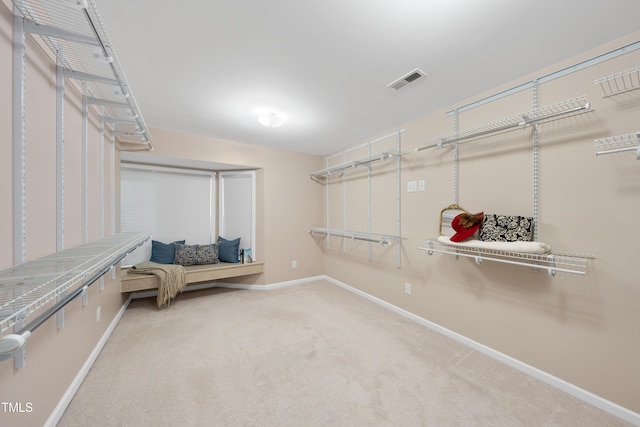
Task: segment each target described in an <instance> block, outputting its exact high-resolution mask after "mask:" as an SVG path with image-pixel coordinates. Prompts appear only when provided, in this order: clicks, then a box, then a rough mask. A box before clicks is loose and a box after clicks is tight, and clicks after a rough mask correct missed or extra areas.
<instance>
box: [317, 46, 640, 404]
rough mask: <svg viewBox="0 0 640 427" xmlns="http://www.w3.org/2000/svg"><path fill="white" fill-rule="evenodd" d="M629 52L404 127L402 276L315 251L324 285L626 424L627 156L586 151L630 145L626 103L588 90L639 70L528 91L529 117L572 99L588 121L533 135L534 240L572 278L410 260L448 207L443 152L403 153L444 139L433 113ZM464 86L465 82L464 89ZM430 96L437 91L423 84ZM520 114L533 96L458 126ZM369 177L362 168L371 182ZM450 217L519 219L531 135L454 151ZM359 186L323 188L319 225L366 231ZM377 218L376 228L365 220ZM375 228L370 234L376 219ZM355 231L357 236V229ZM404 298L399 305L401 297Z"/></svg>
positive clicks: (635, 319) (527, 184)
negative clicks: (498, 355)
mask: <svg viewBox="0 0 640 427" xmlns="http://www.w3.org/2000/svg"><path fill="white" fill-rule="evenodd" d="M639 39H640V34H635V35H633V36H631V37H629V38H628V39H625V40H620V41H617V42H616V43H612V44H610V45H608V46H605V47H602V48H599V49H595V50H594V51H592V52H588V53H585V54H584V55H582V56H581V57H579V58H571V59H568V60H567V61H565V62H564V63H562V64H557V65H555V66H553V67H550V68H549V69H547V70H541V71H540V72H539V73H536V74H535V75H531V76H525V77H523V78H521V79H519V80H517V81H514V82H509V83H506V84H505V85H504V86H502V87H500V88H496V89H495V90H494V91H491V92H488V93H486V94H482V95H479V96H477V97H475V98H473V99H468V100H464V101H461V102H460V104H459V105H452V106H449V107H447V108H445V109H443V110H442V111H438V112H436V113H434V114H430V115H427V116H426V117H423V118H420V119H418V120H415V121H413V122H410V123H408V124H406V129H407V131H406V133H405V134H404V135H403V151H404V152H406V153H408V154H407V155H406V156H405V157H404V158H403V160H402V179H401V181H402V185H401V187H402V204H401V212H402V237H403V241H402V260H401V261H402V264H401V268H400V269H398V268H396V267H395V252H394V251H391V250H389V249H384V248H380V247H378V246H374V247H373V260H372V261H371V262H369V261H368V259H367V257H368V254H367V244H365V243H349V244H348V251H347V254H346V255H343V254H342V252H341V250H340V249H341V248H340V242H338V241H337V240H338V239H335V240H336V241H334V240H333V239H332V242H331V245H330V249H329V250H328V251H326V257H325V270H324V271H325V274H327V275H329V276H331V277H333V278H335V279H337V280H339V281H342V282H344V283H347V284H349V285H351V286H354V287H357V288H358V289H361V290H363V291H365V292H367V293H370V294H372V295H374V296H376V297H379V298H382V299H383V300H385V301H388V302H390V303H392V304H395V305H397V306H399V307H401V308H403V309H406V310H408V311H410V312H412V313H414V314H417V315H419V316H421V317H423V318H425V319H427V320H430V321H432V322H435V323H437V324H439V325H442V326H444V327H445V328H448V329H450V330H452V331H454V332H457V333H458V334H461V335H463V336H466V337H468V338H470V339H472V340H475V341H477V342H479V343H481V344H484V345H486V346H489V347H491V348H493V349H495V350H497V351H499V352H502V353H504V354H506V355H508V356H511V357H513V358H516V359H518V360H520V361H522V362H524V363H526V364H529V365H532V366H533V367H535V368H538V369H541V370H542V371H545V372H547V373H549V374H552V375H554V376H557V377H559V378H560V379H562V380H565V381H568V382H569V383H572V384H574V385H576V386H578V387H581V388H584V389H586V390H588V391H590V392H592V393H594V394H596V395H599V396H601V397H604V398H605V399H609V400H611V401H613V402H615V403H617V404H619V405H621V406H623V407H626V408H629V409H631V410H633V411H635V412H640V370H638V369H637V355H638V353H639V352H640V341H638V339H637V334H638V328H639V327H640V310H638V305H637V303H638V301H639V300H640V287H639V286H638V277H640V276H639V275H638V272H637V265H636V263H637V261H638V251H637V249H636V242H637V241H638V239H639V238H640V229H638V227H635V226H634V225H633V224H634V220H633V219H632V218H633V217H636V216H637V212H638V208H639V207H640V163H639V161H638V160H636V158H635V155H634V153H621V154H612V155H607V156H599V157H596V156H595V151H596V150H595V148H594V144H593V140H594V139H595V138H604V137H608V136H615V135H621V134H627V133H634V132H636V131H638V117H639V115H638V112H639V111H640V109H639V107H640V91H634V92H629V93H626V94H623V95H619V96H616V97H611V98H603V97H602V96H601V91H600V89H599V87H597V86H596V85H595V84H594V79H597V78H600V77H604V76H607V75H610V74H614V73H617V72H620V71H623V70H626V69H629V68H631V67H636V66H638V65H639V64H640V52H632V53H627V54H625V55H623V56H620V57H618V58H615V59H612V60H609V61H607V62H605V63H601V64H599V65H596V66H592V67H589V68H587V69H585V70H582V71H579V72H575V73H572V74H569V75H568V76H565V77H562V78H559V79H557V80H553V81H551V82H548V83H544V84H541V85H540V87H539V105H540V106H545V105H550V104H554V103H557V102H561V101H564V100H566V99H570V98H574V97H577V96H580V95H586V96H587V100H588V101H589V102H590V103H591V106H592V108H593V110H594V111H593V112H589V113H585V114H581V115H577V116H574V117H570V118H564V119H561V120H557V121H554V122H551V123H547V124H542V125H540V127H539V134H540V138H539V143H540V151H539V153H540V155H539V174H540V177H539V221H540V222H539V240H541V241H543V242H546V243H548V244H549V245H551V247H552V248H553V249H554V250H555V251H558V252H571V253H581V254H593V255H594V256H595V259H594V260H593V261H592V262H590V263H589V267H588V269H587V274H586V276H578V275H573V274H566V273H557V275H556V277H550V276H549V275H547V273H546V272H545V271H539V272H535V271H534V270H533V269H532V268H529V267H519V266H512V265H507V264H498V263H492V262H487V261H485V262H484V263H483V264H482V265H480V266H478V265H476V264H475V262H474V261H473V260H472V259H469V258H461V259H459V260H456V258H455V257H453V256H450V255H445V254H437V253H435V254H434V255H433V256H429V255H428V254H427V253H426V252H423V251H419V250H418V249H417V248H418V241H419V240H425V239H430V238H435V237H437V234H438V221H439V212H440V210H441V209H442V208H444V207H445V206H447V205H449V204H450V203H452V202H454V191H453V188H454V187H453V176H454V169H453V164H454V163H453V151H452V150H451V149H443V150H437V149H433V150H425V151H421V152H418V153H416V152H414V149H415V148H416V147H417V146H418V144H421V143H422V144H424V143H426V142H428V141H430V140H432V139H433V138H436V137H440V136H444V135H448V134H451V133H452V132H453V131H454V121H453V118H452V117H445V114H444V113H445V112H447V111H450V110H453V109H454V108H456V107H458V106H462V105H465V104H467V103H469V102H472V101H475V100H478V99H481V98H483V97H486V96H489V95H492V94H494V93H498V92H500V91H501V90H505V89H508V88H511V87H515V86H516V85H519V84H521V83H525V82H528V81H532V80H533V79H534V78H536V77H542V76H544V75H546V74H549V73H551V72H554V71H557V70H559V69H562V68H564V67H566V66H569V65H573V64H575V63H577V62H579V61H580V60H585V59H589V58H591V57H594V56H596V55H599V54H602V53H605V52H607V51H610V50H613V49H615V48H618V47H621V46H624V45H626V44H628V43H631V42H636V41H637V40H639ZM470 77H471V76H470ZM426 84H437V82H432V83H431V82H426ZM532 109H533V92H532V90H527V91H525V92H521V93H517V94H514V95H510V96H508V97H507V98H503V99H501V100H499V101H494V102H491V103H489V104H486V105H482V106H480V107H477V108H474V109H472V110H470V111H466V112H463V113H461V114H460V116H459V119H460V125H459V126H460V129H461V130H464V129H467V128H471V127H474V126H477V125H481V124H484V123H488V122H491V121H494V120H497V119H501V118H504V117H509V116H512V115H514V114H517V113H521V112H526V111H530V110H532ZM377 167H378V166H374V170H376V168H377ZM377 170H378V176H377V177H376V180H377V181H378V182H374V183H373V185H374V186H373V189H372V196H373V197H374V198H377V199H380V198H382V199H386V200H387V201H388V203H389V204H393V203H394V199H395V194H396V193H395V188H394V183H395V169H393V168H391V167H389V166H388V165H384V166H380V167H379V169H377ZM459 176H460V180H459V203H460V205H461V206H463V207H464V208H465V209H467V210H469V211H473V212H478V211H484V212H486V213H504V214H520V215H528V216H531V215H533V151H532V130H531V128H527V129H524V130H516V131H512V132H509V133H506V134H503V135H499V136H492V137H488V138H484V139H480V140H476V141H473V142H470V143H467V144H461V145H460V163H459ZM419 179H424V180H426V191H425V192H415V193H408V192H407V191H406V185H407V181H413V180H419ZM362 185H363V183H362V177H361V176H359V175H358V173H354V174H352V175H350V177H349V178H348V179H347V180H346V184H342V183H341V182H339V178H336V182H334V181H332V183H331V184H329V194H330V195H329V204H330V208H329V221H330V225H332V224H333V225H334V226H336V225H338V224H342V215H343V211H342V207H343V204H342V200H343V191H346V193H347V194H348V195H349V197H347V198H346V200H347V202H346V211H347V226H348V227H357V224H361V225H362V226H365V225H366V218H367V213H366V211H365V209H364V207H365V206H366V200H363V199H362V196H359V198H358V196H354V197H351V196H352V195H354V194H356V195H357V194H358V192H359V191H361V190H362ZM376 215H378V217H376ZM385 215H386V216H387V219H386V220H384V219H382V220H380V217H384V216H385ZM372 216H373V218H372V221H373V222H374V223H375V221H378V223H377V224H378V225H377V227H378V228H379V229H374V230H373V231H374V232H380V233H388V232H389V229H390V228H393V227H392V226H393V225H394V224H395V217H393V216H390V215H389V214H388V213H386V214H385V211H384V209H374V210H373V215H372ZM359 231H363V230H362V229H361V228H360V229H359ZM405 282H409V283H411V284H412V295H405V293H404V283H405Z"/></svg>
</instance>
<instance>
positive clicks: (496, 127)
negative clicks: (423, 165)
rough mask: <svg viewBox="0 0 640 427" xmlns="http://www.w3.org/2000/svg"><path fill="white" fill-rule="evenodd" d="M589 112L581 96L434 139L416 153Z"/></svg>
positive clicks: (583, 97)
mask: <svg viewBox="0 0 640 427" xmlns="http://www.w3.org/2000/svg"><path fill="white" fill-rule="evenodd" d="M589 110H590V104H589V103H588V102H587V101H586V97H585V96H584V95H583V96H580V97H577V98H572V99H568V100H565V101H562V102H559V103H556V104H552V105H547V106H544V107H540V108H539V109H537V110H532V111H528V112H524V113H520V114H515V115H513V116H510V117H505V118H502V119H498V120H495V121H492V122H489V123H485V124H482V125H480V126H476V127H473V128H469V129H466V130H462V131H459V132H456V133H453V134H450V135H446V136H442V137H439V138H435V139H433V140H431V141H428V142H426V143H425V144H423V145H420V146H418V147H417V148H416V151H422V150H426V149H429V148H443V147H444V146H446V145H451V144H454V143H463V142H469V141H471V140H473V139H475V138H480V137H484V136H488V135H496V134H500V133H503V132H508V131H512V130H516V129H522V128H524V127H525V126H527V125H534V124H539V123H545V122H548V121H551V120H556V119H559V118H562V117H566V116H570V115H574V114H579V113H582V112H587V111H589Z"/></svg>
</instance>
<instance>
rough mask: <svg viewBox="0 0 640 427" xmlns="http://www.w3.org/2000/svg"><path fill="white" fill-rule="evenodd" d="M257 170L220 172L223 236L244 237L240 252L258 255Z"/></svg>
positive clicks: (221, 229)
mask: <svg viewBox="0 0 640 427" xmlns="http://www.w3.org/2000/svg"><path fill="white" fill-rule="evenodd" d="M255 179H256V174H255V172H254V171H243V172H220V177H219V180H220V214H219V218H218V220H219V234H220V236H222V237H224V238H225V239H227V240H233V239H237V238H238V237H239V238H240V249H250V250H251V257H252V258H253V259H256V253H255V247H254V242H255V215H256V214H255V198H256V195H255Z"/></svg>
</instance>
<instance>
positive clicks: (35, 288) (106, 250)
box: [0, 233, 151, 333]
mask: <svg viewBox="0 0 640 427" xmlns="http://www.w3.org/2000/svg"><path fill="white" fill-rule="evenodd" d="M150 237H151V236H150V235H149V234H140V233H118V234H115V235H112V236H109V237H105V238H102V239H99V240H97V241H95V242H91V243H86V244H83V245H80V246H76V247H73V248H70V249H65V250H63V251H59V252H56V253H54V254H52V255H48V256H45V257H42V258H39V259H36V260H33V261H28V262H26V263H24V264H20V265H17V266H14V267H10V268H7V269H4V270H0V333H2V332H4V331H6V330H8V329H9V328H11V327H12V326H14V325H16V324H17V323H18V322H20V323H21V324H22V323H24V322H25V321H26V320H27V319H28V318H29V316H31V315H32V314H33V313H34V312H36V311H37V310H38V309H40V308H43V307H45V306H47V305H49V304H53V303H54V302H55V301H57V299H58V298H60V297H63V296H65V295H69V294H70V293H72V292H73V291H75V290H77V289H80V288H82V287H84V286H85V285H86V282H87V281H88V280H89V279H90V278H92V277H94V276H95V275H97V274H99V272H101V271H102V270H103V269H105V268H107V269H108V268H110V267H112V266H114V265H115V264H117V263H118V262H120V261H121V260H122V259H123V258H124V257H125V256H126V255H127V254H128V253H129V252H132V251H133V250H134V249H136V248H137V247H138V246H140V245H141V244H142V243H144V242H145V241H146V240H148V239H149V238H150ZM26 328H27V329H29V326H27V327H26Z"/></svg>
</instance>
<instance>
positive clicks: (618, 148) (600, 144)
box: [594, 132, 640, 160]
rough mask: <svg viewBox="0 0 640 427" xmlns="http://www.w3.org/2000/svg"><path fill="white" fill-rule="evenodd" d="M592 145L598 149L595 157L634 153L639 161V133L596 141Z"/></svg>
mask: <svg viewBox="0 0 640 427" xmlns="http://www.w3.org/2000/svg"><path fill="white" fill-rule="evenodd" d="M594 143H595V144H594V145H595V147H596V148H598V151H596V156H600V155H603V154H613V153H621V152H625V151H635V152H636V158H637V159H638V160H640V132H636V133H629V134H626V135H618V136H611V137H608V138H602V139H596V140H594Z"/></svg>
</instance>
